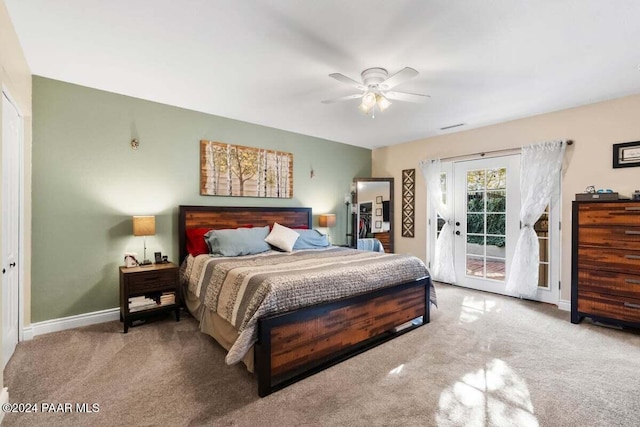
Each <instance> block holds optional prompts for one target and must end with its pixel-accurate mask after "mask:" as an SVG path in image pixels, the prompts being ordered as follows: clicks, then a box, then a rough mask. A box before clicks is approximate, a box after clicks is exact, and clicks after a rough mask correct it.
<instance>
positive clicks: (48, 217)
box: [31, 77, 371, 322]
mask: <svg viewBox="0 0 640 427" xmlns="http://www.w3.org/2000/svg"><path fill="white" fill-rule="evenodd" d="M167 90H170V89H167ZM132 138H137V139H139V141H140V147H139V148H138V150H132V149H131V146H130V141H131V139H132ZM201 139H208V140H213V141H220V142H227V143H232V144H239V145H246V146H251V147H264V148H269V149H277V150H282V151H287V152H290V153H293V162H294V179H293V182H294V184H293V185H294V197H293V199H265V198H242V197H216V196H200V195H199V166H200V163H199V141H200V140H201ZM32 160H33V192H32V197H33V217H32V221H33V242H32V251H33V258H32V264H33V265H32V285H31V286H32V288H31V295H32V297H31V301H32V318H31V321H32V322H39V321H43V320H48V319H56V318H61V317H66V316H71V315H76V314H81V313H89V312H93V311H97V310H103V309H110V308H113V307H117V306H118V292H119V289H118V266H119V265H121V264H122V261H123V254H124V252H126V251H133V252H137V253H138V254H139V256H142V250H143V242H142V238H139V237H138V238H136V237H133V236H132V234H131V233H132V230H131V216H132V215H145V214H146V215H156V235H155V236H151V237H148V238H147V256H148V257H149V256H150V255H149V254H151V257H152V256H153V252H156V251H161V252H162V253H163V254H167V255H169V259H170V260H173V261H174V262H175V261H177V260H176V257H177V254H178V236H177V234H178V229H177V215H178V205H181V204H192V205H229V206H308V207H311V208H313V212H314V223H315V224H316V225H317V217H316V215H317V214H320V213H326V212H333V213H335V214H336V215H337V225H336V227H334V228H333V229H332V230H330V233H331V235H332V241H333V242H334V243H343V242H344V241H345V237H344V235H345V228H346V217H345V216H346V212H345V205H344V194H345V193H347V192H349V189H350V183H351V180H352V179H353V178H354V177H356V176H370V174H371V151H370V150H368V149H364V148H358V147H354V146H350V145H345V144H340V143H336V142H332V141H327V140H323V139H318V138H313V137H309V136H304V135H300V134H295V133H291V132H285V131H281V130H277V129H273V128H268V127H264V126H258V125H253V124H249V123H245V122H240V121H236V120H230V119H225V118H222V117H217V116H212V115H209V114H204V113H198V112H195V111H190V110H185V109H181V108H177V107H172V106H168V105H163V104H158V103H154V102H150V101H144V100H141V99H136V98H131V97H127V96H122V95H117V94H114V93H109V92H104V91H100V90H95V89H90V88H86V87H82V86H77V85H72V84H68V83H64V82H60V81H56V80H50V79H46V78H42V77H34V78H33V159H32ZM312 167H313V170H314V172H315V174H314V177H313V178H312V177H311V176H310V175H311V174H310V169H311V168H312Z"/></svg>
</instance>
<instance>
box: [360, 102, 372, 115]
mask: <svg viewBox="0 0 640 427" xmlns="http://www.w3.org/2000/svg"><path fill="white" fill-rule="evenodd" d="M374 105H375V104H374ZM358 110H360V112H362V114H369V110H371V107H367V106H366V105H365V104H364V101H363V102H361V103H360V105H358Z"/></svg>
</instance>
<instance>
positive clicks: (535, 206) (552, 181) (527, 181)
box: [506, 141, 566, 297]
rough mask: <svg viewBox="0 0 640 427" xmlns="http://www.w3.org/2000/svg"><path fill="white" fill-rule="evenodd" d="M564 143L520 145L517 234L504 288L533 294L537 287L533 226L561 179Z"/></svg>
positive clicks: (537, 261) (537, 256)
mask: <svg viewBox="0 0 640 427" xmlns="http://www.w3.org/2000/svg"><path fill="white" fill-rule="evenodd" d="M565 148H566V143H565V142H564V141H549V142H543V143H540V144H534V145H529V146H527V147H522V155H521V157H520V164H521V166H520V198H521V206H520V224H521V229H520V236H519V237H518V243H517V244H516V249H515V253H514V254H513V261H512V263H511V271H510V273H509V280H508V281H507V286H506V291H507V292H508V293H516V294H518V295H520V296H523V297H534V296H535V295H536V292H537V290H538V275H539V270H538V267H539V265H540V244H539V243H538V235H537V234H536V232H535V230H534V229H533V226H534V224H535V223H536V221H537V220H538V219H539V218H540V216H541V215H542V213H543V212H544V210H545V208H546V207H547V205H548V204H549V202H550V201H551V195H552V194H554V191H553V190H554V188H556V186H557V185H558V183H559V182H560V173H561V171H562V160H563V158H564V151H565Z"/></svg>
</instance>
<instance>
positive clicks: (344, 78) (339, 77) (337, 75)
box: [329, 73, 367, 90]
mask: <svg viewBox="0 0 640 427" xmlns="http://www.w3.org/2000/svg"><path fill="white" fill-rule="evenodd" d="M329 77H333V78H334V79H336V80H337V81H339V82H342V83H346V84H348V85H349V86H353V87H355V88H358V89H360V90H366V89H367V87H366V86H365V85H363V84H362V83H360V82H357V81H355V80H353V79H352V78H349V77H347V76H345V75H344V74H340V73H333V74H329Z"/></svg>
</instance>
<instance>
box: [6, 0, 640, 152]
mask: <svg viewBox="0 0 640 427" xmlns="http://www.w3.org/2000/svg"><path fill="white" fill-rule="evenodd" d="M4 2H5V4H6V6H7V9H8V10H9V14H10V16H11V19H12V21H13V23H14V25H15V28H16V31H17V33H18V37H19V39H20V42H21V44H22V47H23V50H24V52H25V55H26V58H27V62H28V63H29V66H30V68H31V71H32V73H33V74H35V75H39V76H44V77H49V78H52V79H58V80H62V81H66V82H71V83H76V84H80V85H84V86H89V87H93V88H97V89H102V90H107V91H111V92H115V93H120V94H125V95H130V96H134V97H138V98H143V99H148V100H152V101H157V102H161V103H165V104H170V105H175V106H179V107H184V108H188V109H192V110H197V111H202V112H206V113H210V114H214V115H218V116H223V117H229V118H233V119H238V120H242V121H246V122H251V123H257V124H261V125H265V126H270V127H274V128H279V129H284V130H288V131H292V132H297V133H301V134H305V135H312V136H316V137H320V138H326V139H329V140H333V141H338V142H343V143H347V144H352V145H357V146H362V147H369V148H375V147H381V146H388V145H393V144H398V143H402V142H407V141H412V140H417V139H422V138H425V137H429V136H433V135H439V134H443V133H447V132H454V131H459V130H465V129H470V128H474V127H479V126H484V125H487V124H492V123H498V122H503V121H507V120H512V119H515V118H520V117H526V116H531V115H535V114H539V113H545V112H550V111H555V110H560V109H565V108H569V107H574V106H578V105H583V104H589V103H593V102H597V101H602V100H607V99H611V98H617V97H621V96H625V95H630V94H636V93H640V70H639V67H640V51H638V47H639V46H640V44H639V42H640V25H638V22H640V1H637V0H616V1H615V3H612V2H608V1H605V0H536V1H531V0H492V1H490V2H487V1H485V0H466V1H450V0H431V1H427V0H414V1H408V0H394V1H388V0H387V1H385V0H350V1H345V0H322V1H311V0H308V1H302V0H272V1H264V0H253V1H249V0H246V1H234V0H226V1H223V0H190V1H188V2H179V1H175V0H138V1H130V0H110V1H104V0H56V1H51V0H4ZM614 4H615V6H613V5H614ZM370 67H384V68H386V69H387V70H388V71H389V73H390V74H393V73H395V72H397V71H399V70H400V69H402V68H404V67H412V68H414V69H416V70H417V71H418V72H419V73H420V74H419V75H418V76H417V77H416V78H414V79H411V80H410V81H408V82H406V83H404V84H402V85H400V86H397V87H396V88H395V89H396V90H398V91H406V92H415V93H426V94H429V95H431V98H430V99H429V100H428V102H426V103H425V104H410V103H405V102H399V101H395V102H394V103H393V105H391V107H389V109H388V110H387V111H385V112H384V113H379V114H376V117H375V119H372V118H371V116H365V115H363V114H362V113H361V112H360V111H359V110H358V108H357V106H358V104H359V100H358V99H354V100H350V101H345V102H342V103H338V104H322V103H320V101H321V100H324V99H329V98H335V97H340V96H343V95H349V94H353V93H356V91H354V90H353V89H352V88H351V87H349V86H347V85H345V84H343V83H340V82H338V81H336V80H334V79H332V78H329V77H328V75H329V74H331V73H342V74H345V75H347V76H349V77H351V78H353V79H356V80H359V79H360V72H361V71H362V70H363V69H365V68H370ZM460 123H463V124H465V125H464V126H461V127H457V128H455V129H451V130H448V131H443V130H441V128H443V127H447V126H451V125H456V124H460Z"/></svg>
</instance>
